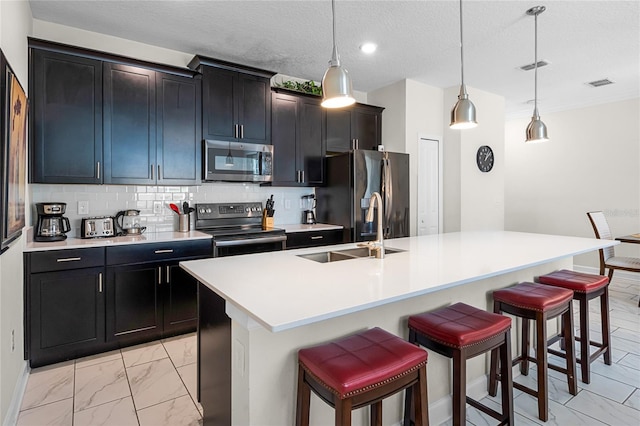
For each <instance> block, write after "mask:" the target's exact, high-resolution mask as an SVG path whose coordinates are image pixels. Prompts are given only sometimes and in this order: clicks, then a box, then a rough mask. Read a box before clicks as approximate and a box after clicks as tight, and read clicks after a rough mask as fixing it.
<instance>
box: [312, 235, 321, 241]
mask: <svg viewBox="0 0 640 426" xmlns="http://www.w3.org/2000/svg"><path fill="white" fill-rule="evenodd" d="M323 238H324V236H322V235H314V236H312V237H311V239H312V240H321V239H323Z"/></svg>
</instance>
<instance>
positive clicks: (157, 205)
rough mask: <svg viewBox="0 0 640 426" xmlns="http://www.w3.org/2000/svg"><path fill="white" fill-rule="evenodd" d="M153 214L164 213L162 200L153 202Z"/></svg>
mask: <svg viewBox="0 0 640 426" xmlns="http://www.w3.org/2000/svg"><path fill="white" fill-rule="evenodd" d="M153 214H162V201H154V202H153Z"/></svg>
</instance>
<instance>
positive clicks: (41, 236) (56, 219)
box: [33, 203, 71, 242]
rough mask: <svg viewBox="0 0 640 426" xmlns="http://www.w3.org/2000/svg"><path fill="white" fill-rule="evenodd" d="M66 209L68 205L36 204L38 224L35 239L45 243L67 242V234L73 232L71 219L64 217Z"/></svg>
mask: <svg viewBox="0 0 640 426" xmlns="http://www.w3.org/2000/svg"><path fill="white" fill-rule="evenodd" d="M66 209H67V203H36V210H37V212H38V222H37V223H36V231H35V235H34V236H33V239H34V240H35V241H44V242H47V241H62V240H66V239H67V236H66V235H65V234H66V233H67V232H69V231H71V226H70V225H69V219H68V218H66V217H64V216H63V214H64V212H65V210H66Z"/></svg>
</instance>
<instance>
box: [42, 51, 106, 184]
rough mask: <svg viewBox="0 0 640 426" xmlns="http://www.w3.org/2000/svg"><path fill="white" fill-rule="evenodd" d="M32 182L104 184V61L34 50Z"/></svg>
mask: <svg viewBox="0 0 640 426" xmlns="http://www.w3.org/2000/svg"><path fill="white" fill-rule="evenodd" d="M30 86H31V87H30V89H31V90H30V93H31V94H32V96H31V104H32V108H33V110H32V112H31V114H32V118H31V132H30V133H31V134H30V137H31V152H30V156H31V182H34V183H87V184H98V183H101V181H102V179H101V176H100V174H101V171H100V166H101V163H102V62H101V61H97V60H93V59H86V58H79V57H75V56H71V55H65V54H61V53H54V52H47V51H41V50H37V49H32V50H31V83H30Z"/></svg>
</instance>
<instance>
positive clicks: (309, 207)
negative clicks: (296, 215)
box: [302, 194, 316, 225]
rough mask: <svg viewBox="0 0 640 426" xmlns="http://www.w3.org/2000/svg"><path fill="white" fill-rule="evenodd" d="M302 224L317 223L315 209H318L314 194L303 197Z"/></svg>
mask: <svg viewBox="0 0 640 426" xmlns="http://www.w3.org/2000/svg"><path fill="white" fill-rule="evenodd" d="M302 208H303V209H304V211H303V212H302V223H303V224H305V225H314V224H315V223H316V215H315V213H314V212H313V209H315V208H316V196H315V195H314V194H309V195H303V196H302Z"/></svg>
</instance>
